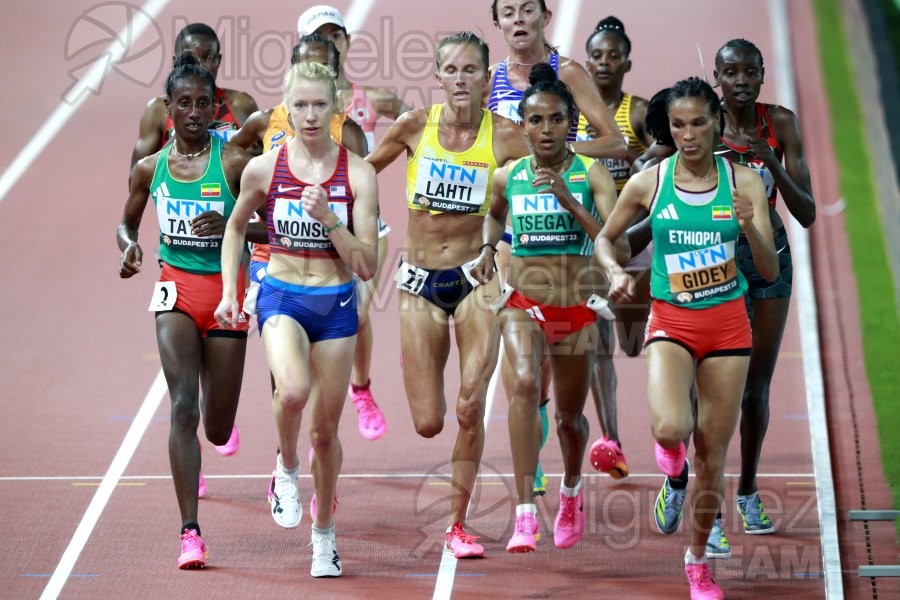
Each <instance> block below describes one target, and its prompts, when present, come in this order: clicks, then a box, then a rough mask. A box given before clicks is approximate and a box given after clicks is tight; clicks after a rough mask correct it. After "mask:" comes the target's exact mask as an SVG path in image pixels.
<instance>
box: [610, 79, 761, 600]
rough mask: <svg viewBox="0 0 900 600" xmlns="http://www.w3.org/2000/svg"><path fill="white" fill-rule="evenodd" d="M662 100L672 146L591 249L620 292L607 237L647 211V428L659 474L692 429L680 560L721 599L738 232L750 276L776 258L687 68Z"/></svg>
mask: <svg viewBox="0 0 900 600" xmlns="http://www.w3.org/2000/svg"><path fill="white" fill-rule="evenodd" d="M667 107H668V115H669V125H670V129H671V133H672V137H673V140H674V142H675V146H676V148H677V150H678V152H677V153H676V154H675V156H673V157H670V158H667V159H666V160H664V161H663V162H662V163H660V164H659V165H658V166H654V167H651V168H650V169H648V170H646V171H642V172H641V173H639V174H638V175H635V176H634V177H632V178H631V179H630V180H629V181H628V183H627V184H625V188H624V189H623V190H622V194H621V195H620V196H619V200H618V202H617V203H616V207H615V209H614V210H613V212H612V215H610V218H609V221H607V223H606V225H604V227H603V230H602V231H601V232H600V234H599V235H598V236H597V239H596V245H595V255H596V256H597V258H598V260H599V261H600V264H601V265H602V266H603V267H604V268H605V269H606V271H607V273H608V275H609V277H610V282H611V290H610V299H611V300H613V301H619V300H624V301H627V300H628V299H629V298H630V297H631V295H632V294H633V293H634V278H633V277H632V276H631V275H630V274H628V273H627V272H626V271H625V270H624V269H622V268H621V267H620V266H619V264H618V262H617V261H616V257H615V253H614V249H613V245H612V241H611V240H614V239H617V238H618V237H619V236H621V235H622V234H623V233H625V230H626V228H627V227H628V225H629V224H630V223H632V222H633V220H634V218H635V217H636V216H637V215H638V214H639V213H640V211H641V210H642V209H643V210H646V211H647V212H648V213H649V214H650V226H651V231H652V236H653V241H654V252H653V261H652V265H651V282H650V288H651V295H652V298H653V304H652V306H651V309H650V320H649V321H648V324H647V335H646V341H645V347H646V352H647V370H648V381H647V396H648V400H649V404H650V419H651V430H652V432H653V437H654V438H655V440H656V461H657V464H658V466H659V467H660V470H661V471H662V472H663V473H664V474H666V476H667V477H677V476H679V475H680V474H681V473H682V470H683V469H684V464H685V456H686V450H685V445H684V442H683V440H684V439H685V438H686V437H687V435H688V434H689V433H690V432H691V431H692V430H693V431H695V440H696V444H695V453H694V460H693V463H692V464H693V470H694V474H695V476H696V477H695V480H694V488H693V492H692V494H691V496H690V505H691V509H692V510H691V512H692V515H691V519H690V523H691V532H690V535H691V538H690V546H689V548H688V550H687V552H686V554H685V557H684V565H685V566H684V570H685V575H686V576H687V579H688V583H689V586H690V591H691V598H692V599H698V600H699V599H704V600H706V599H716V598H724V595H723V594H722V591H721V589H720V588H719V587H718V585H717V584H716V582H715V581H713V579H712V577H711V576H710V573H709V567H708V564H707V559H706V544H707V539H708V537H709V533H710V530H711V529H712V525H713V521H714V519H715V514H716V510H717V509H718V508H719V506H720V505H721V502H722V498H723V495H724V493H725V479H724V468H725V456H726V454H727V452H728V444H729V442H730V440H731V436H732V434H733V433H734V430H735V427H736V425H737V420H738V415H739V412H740V406H741V395H742V393H743V388H744V382H745V380H746V377H747V370H748V367H749V364H750V351H751V332H750V323H749V321H748V319H747V309H746V307H745V306H744V299H743V295H744V291H745V290H746V289H747V280H746V278H745V277H744V275H743V274H742V273H741V271H740V270H739V269H738V264H737V260H738V257H737V253H736V247H737V244H738V237H739V236H740V235H741V234H742V233H743V235H744V236H746V239H747V243H748V244H749V245H750V249H751V254H752V257H753V262H754V264H755V265H756V267H757V269H758V270H759V273H760V275H761V277H763V278H764V279H766V280H768V281H772V280H774V279H776V278H777V277H778V272H779V266H778V256H777V254H776V252H775V244H774V242H773V237H772V226H771V222H770V220H769V211H768V210H767V206H766V198H765V191H764V189H763V185H762V181H761V180H760V178H759V176H758V175H756V173H754V172H753V171H752V170H750V169H748V168H746V167H743V166H741V165H732V163H730V162H729V161H726V160H724V159H722V158H720V157H716V156H715V155H714V154H713V150H715V148H716V146H717V145H718V142H719V135H718V132H719V124H720V119H721V106H720V103H719V98H718V97H717V96H716V94H715V92H714V91H713V90H712V88H711V87H710V86H709V84H707V83H706V82H704V81H702V80H700V79H698V78H696V77H692V78H690V79H686V80H682V81H679V82H678V83H676V84H675V85H674V86H673V87H672V89H671V91H670V92H669V94H668V101H667ZM692 386H696V392H697V417H696V420H695V418H694V415H693V409H692V402H691V388H692Z"/></svg>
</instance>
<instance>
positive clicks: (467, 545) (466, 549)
mask: <svg viewBox="0 0 900 600" xmlns="http://www.w3.org/2000/svg"><path fill="white" fill-rule="evenodd" d="M477 539H478V536H477V535H469V534H468V533H466V531H465V529H463V526H462V523H459V522H456V523H454V524H453V527H451V528H450V531H448V532H447V533H445V534H444V543H445V544H446V546H447V550H449V551H451V552H452V553H453V556H455V557H456V558H482V557H483V556H484V547H482V545H481V544H477V543H475V540H477Z"/></svg>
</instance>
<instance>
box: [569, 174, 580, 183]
mask: <svg viewBox="0 0 900 600" xmlns="http://www.w3.org/2000/svg"><path fill="white" fill-rule="evenodd" d="M582 181H584V171H582V172H581V173H572V174H571V175H569V183H580V182H582Z"/></svg>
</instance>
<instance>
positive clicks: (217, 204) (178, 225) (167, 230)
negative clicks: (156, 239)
mask: <svg viewBox="0 0 900 600" xmlns="http://www.w3.org/2000/svg"><path fill="white" fill-rule="evenodd" d="M202 193H203V194H209V195H213V194H215V195H216V196H219V195H221V193H222V191H221V189H220V185H219V184H217V183H214V184H203V186H202ZM209 211H215V212H217V213H219V214H220V215H223V216H224V215H225V202H224V201H221V200H178V199H176V198H167V197H159V198H158V199H157V202H156V217H157V220H158V221H159V232H160V239H161V242H162V243H163V244H165V245H166V246H169V247H170V248H185V249H190V250H217V249H219V247H220V246H221V245H222V236H221V235H207V236H202V237H201V236H198V235H194V234H193V233H191V221H193V220H194V219H196V218H197V217H199V216H200V215H202V214H203V213H205V212H209Z"/></svg>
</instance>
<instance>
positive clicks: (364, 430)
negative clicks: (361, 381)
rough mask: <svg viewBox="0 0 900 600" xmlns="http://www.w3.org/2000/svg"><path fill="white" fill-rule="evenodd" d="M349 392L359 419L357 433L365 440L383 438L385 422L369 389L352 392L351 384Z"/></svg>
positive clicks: (385, 427) (385, 428)
mask: <svg viewBox="0 0 900 600" xmlns="http://www.w3.org/2000/svg"><path fill="white" fill-rule="evenodd" d="M349 392H350V399H351V400H353V404H354V405H355V406H356V412H357V416H358V417H359V433H360V434H361V435H362V436H363V437H364V438H366V439H367V440H377V439H378V438H380V437H381V436H383V435H384V432H385V431H387V422H386V421H385V420H384V415H383V414H381V409H379V408H378V405H377V404H375V398H374V397H373V396H372V391H371V389H369V388H367V389H364V390H360V391H358V392H354V391H353V385H352V384H351V385H350V388H349Z"/></svg>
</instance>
